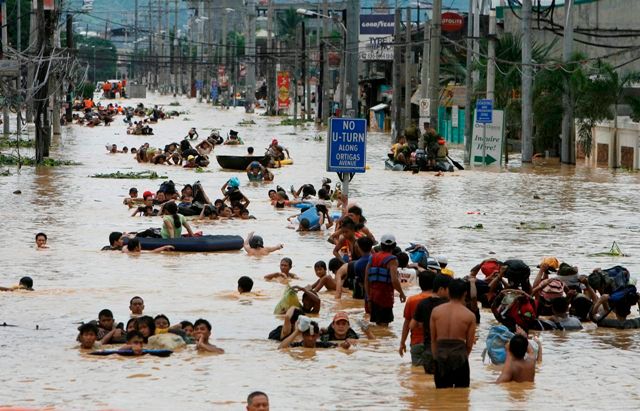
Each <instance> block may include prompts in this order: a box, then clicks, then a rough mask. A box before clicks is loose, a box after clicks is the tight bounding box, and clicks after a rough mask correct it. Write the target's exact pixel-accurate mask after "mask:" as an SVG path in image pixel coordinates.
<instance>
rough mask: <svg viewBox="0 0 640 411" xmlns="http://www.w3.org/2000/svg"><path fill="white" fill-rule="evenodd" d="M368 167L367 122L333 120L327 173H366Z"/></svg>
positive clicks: (359, 119)
mask: <svg viewBox="0 0 640 411" xmlns="http://www.w3.org/2000/svg"><path fill="white" fill-rule="evenodd" d="M366 166H367V122H366V120H364V119H361V118H332V119H331V120H330V122H329V130H328V133H327V171H332V172H336V173H364V172H365V168H366Z"/></svg>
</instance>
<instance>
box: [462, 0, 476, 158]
mask: <svg viewBox="0 0 640 411" xmlns="http://www.w3.org/2000/svg"><path fill="white" fill-rule="evenodd" d="M473 2H474V0H469V12H468V13H467V72H466V75H465V85H466V87H465V88H466V90H465V103H464V104H465V107H464V162H465V163H467V164H469V163H471V146H472V141H471V140H472V139H473V124H472V123H473V107H472V102H471V101H472V93H473V77H472V76H471V66H472V65H473V39H472V38H473V13H472V9H473Z"/></svg>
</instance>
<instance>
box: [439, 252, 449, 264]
mask: <svg viewBox="0 0 640 411" xmlns="http://www.w3.org/2000/svg"><path fill="white" fill-rule="evenodd" d="M436 261H437V262H438V264H449V259H447V256H446V255H442V254H440V255H438V256H436Z"/></svg>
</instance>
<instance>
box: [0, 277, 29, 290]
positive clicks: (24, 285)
mask: <svg viewBox="0 0 640 411" xmlns="http://www.w3.org/2000/svg"><path fill="white" fill-rule="evenodd" d="M16 290H27V291H33V279H31V277H22V278H21V279H20V282H18V285H15V286H13V287H0V291H16Z"/></svg>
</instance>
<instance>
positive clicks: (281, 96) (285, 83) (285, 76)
mask: <svg viewBox="0 0 640 411" xmlns="http://www.w3.org/2000/svg"><path fill="white" fill-rule="evenodd" d="M290 87H291V78H290V77H289V72H288V71H279V72H278V108H289V103H290V100H289V88H290Z"/></svg>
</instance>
